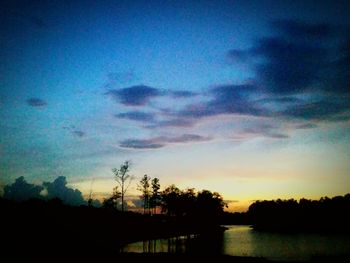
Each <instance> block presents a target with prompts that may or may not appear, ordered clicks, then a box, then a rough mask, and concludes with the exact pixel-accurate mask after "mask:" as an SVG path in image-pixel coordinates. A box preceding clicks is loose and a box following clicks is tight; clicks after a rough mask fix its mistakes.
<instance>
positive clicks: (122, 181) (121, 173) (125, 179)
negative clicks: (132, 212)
mask: <svg viewBox="0 0 350 263" xmlns="http://www.w3.org/2000/svg"><path fill="white" fill-rule="evenodd" d="M129 169H130V161H125V162H124V163H123V164H122V165H120V168H119V169H117V168H113V169H112V172H113V173H114V176H115V180H116V181H117V183H118V184H119V186H120V188H121V191H120V193H121V199H122V200H121V201H122V211H124V197H125V193H126V191H127V190H128V188H129V186H130V183H131V181H132V179H133V178H132V176H131V175H129V174H128V172H129Z"/></svg>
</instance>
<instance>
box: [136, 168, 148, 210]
mask: <svg viewBox="0 0 350 263" xmlns="http://www.w3.org/2000/svg"><path fill="white" fill-rule="evenodd" d="M150 180H151V178H150V177H149V176H148V175H147V174H145V175H144V176H143V177H142V179H141V180H140V184H139V185H138V188H137V190H139V191H141V193H142V195H141V199H142V201H143V213H144V214H145V213H146V209H147V208H149V207H150V205H149V201H150V200H149V199H150V194H151V193H150V189H149V188H150V185H149V181H150Z"/></svg>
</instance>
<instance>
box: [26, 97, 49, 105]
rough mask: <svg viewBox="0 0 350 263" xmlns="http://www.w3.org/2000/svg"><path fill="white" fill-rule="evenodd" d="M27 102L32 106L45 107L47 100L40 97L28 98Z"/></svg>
mask: <svg viewBox="0 0 350 263" xmlns="http://www.w3.org/2000/svg"><path fill="white" fill-rule="evenodd" d="M27 104H28V105H29V106H32V107H44V106H46V105H47V102H46V101H44V100H42V99H39V98H30V99H27Z"/></svg>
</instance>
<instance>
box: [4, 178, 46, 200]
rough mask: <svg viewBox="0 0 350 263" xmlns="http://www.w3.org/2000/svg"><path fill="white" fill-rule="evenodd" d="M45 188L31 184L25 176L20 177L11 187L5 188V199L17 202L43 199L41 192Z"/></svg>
mask: <svg viewBox="0 0 350 263" xmlns="http://www.w3.org/2000/svg"><path fill="white" fill-rule="evenodd" d="M42 190H43V187H42V186H40V185H35V184H29V183H27V182H26V180H25V179H24V177H23V176H21V177H18V178H17V179H16V180H15V182H14V183H13V184H11V185H6V186H5V187H4V198H6V199H10V200H16V201H25V200H29V199H32V198H42V196H41V195H40V192H41V191H42Z"/></svg>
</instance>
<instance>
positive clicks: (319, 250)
mask: <svg viewBox="0 0 350 263" xmlns="http://www.w3.org/2000/svg"><path fill="white" fill-rule="evenodd" d="M228 228H229V229H228V230H226V231H225V232H224V233H223V234H222V235H219V236H217V237H215V238H213V237H210V238H206V237H202V236H196V235H190V236H181V237H174V238H169V239H157V240H149V241H145V242H136V243H132V244H129V245H127V246H126V247H125V248H124V251H125V252H140V253H143V252H166V253H186V252H189V253H191V252H193V253H220V254H226V255H232V256H253V257H264V258H267V259H271V260H301V261H302V260H308V259H310V258H311V257H312V256H317V255H344V254H348V255H349V254H350V237H349V236H345V235H328V234H327V235H321V234H276V233H264V232H257V231H254V230H252V229H251V228H250V227H249V226H228Z"/></svg>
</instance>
